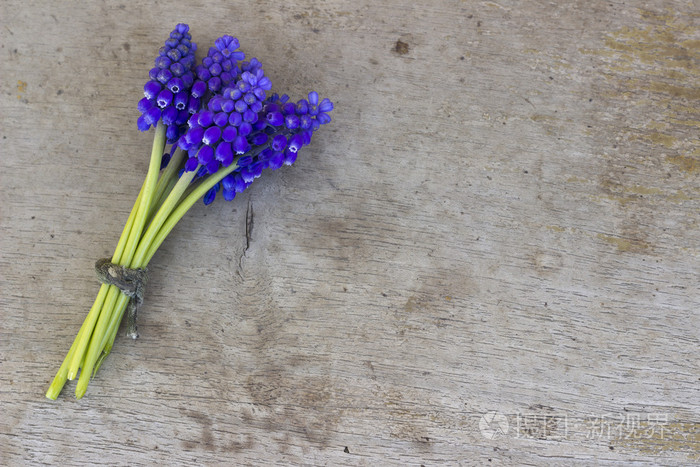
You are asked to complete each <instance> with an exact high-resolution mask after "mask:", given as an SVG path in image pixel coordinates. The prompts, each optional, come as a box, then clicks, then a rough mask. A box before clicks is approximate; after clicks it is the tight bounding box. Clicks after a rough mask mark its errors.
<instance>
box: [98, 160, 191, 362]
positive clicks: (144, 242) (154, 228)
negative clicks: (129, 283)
mask: <svg viewBox="0 0 700 467" xmlns="http://www.w3.org/2000/svg"><path fill="white" fill-rule="evenodd" d="M198 171H199V167H197V169H195V170H194V171H191V172H185V173H184V174H183V175H182V177H180V179H179V180H178V181H177V183H176V185H175V187H174V188H173V189H172V190H171V191H170V194H169V195H168V197H167V199H166V200H165V202H164V203H163V205H162V206H161V207H160V209H159V210H158V212H157V213H156V215H155V216H154V218H153V221H151V224H150V225H149V226H148V230H147V231H146V233H144V234H143V236H142V238H141V242H139V246H138V248H137V250H136V254H135V256H134V260H133V262H132V267H134V268H145V267H146V266H148V261H144V259H145V258H144V257H145V255H146V252H147V251H148V247H149V246H150V244H151V242H152V240H153V238H154V237H155V236H156V233H157V232H158V231H159V229H160V227H161V226H162V225H163V222H165V220H166V219H167V218H168V217H169V215H170V213H171V212H172V210H173V209H174V208H175V206H177V203H178V202H179V201H180V199H181V198H182V195H183V193H185V191H186V190H187V188H188V187H189V186H190V184H191V183H192V179H193V178H194V176H195V175H196V174H197V172H198ZM149 260H150V257H149ZM128 303H129V299H128V298H127V297H126V296H124V295H120V296H119V301H118V302H117V303H116V305H115V307H114V310H115V311H114V312H113V313H112V316H111V319H110V322H109V324H108V326H107V332H106V333H105V336H104V338H103V342H102V344H101V347H102V352H101V355H100V356H99V357H98V360H97V362H96V363H95V369H94V370H93V374H94V372H96V371H97V368H99V365H101V364H102V361H103V360H104V359H105V357H106V356H107V355H109V352H111V350H112V345H113V344H114V339H115V338H116V336H117V330H118V329H119V323H120V322H121V320H122V317H123V314H124V309H125V308H126V305H127V304H128Z"/></svg>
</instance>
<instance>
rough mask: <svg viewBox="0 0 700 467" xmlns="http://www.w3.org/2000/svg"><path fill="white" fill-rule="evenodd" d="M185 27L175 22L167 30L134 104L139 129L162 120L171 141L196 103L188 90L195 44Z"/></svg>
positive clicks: (197, 103) (197, 106)
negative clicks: (141, 92) (138, 113)
mask: <svg viewBox="0 0 700 467" xmlns="http://www.w3.org/2000/svg"><path fill="white" fill-rule="evenodd" d="M189 29H190V28H189V26H188V25H186V24H178V25H177V26H176V27H175V29H174V30H173V32H171V33H170V37H169V38H168V40H166V41H165V45H164V46H163V47H162V48H161V49H160V52H159V55H158V57H157V58H156V59H155V66H154V67H153V68H151V71H150V72H149V73H148V75H149V77H150V81H148V82H147V83H146V84H145V85H144V87H143V92H144V95H145V97H144V98H143V99H141V100H140V101H139V104H138V109H139V111H140V112H141V116H140V117H139V119H138V120H137V126H138V128H139V130H141V131H147V130H148V129H149V128H151V127H152V126H156V125H157V124H158V122H159V121H162V122H163V124H164V125H165V126H166V127H167V129H166V137H167V139H168V142H171V143H172V142H174V141H175V140H176V139H177V138H178V137H179V136H180V127H181V126H182V125H183V124H184V123H185V122H186V121H187V118H188V117H189V115H190V114H191V113H194V112H196V111H197V110H199V105H200V103H199V99H198V98H197V96H194V95H191V94H190V90H191V89H192V85H193V83H194V64H195V56H194V53H195V51H196V50H197V44H196V43H194V42H192V41H191V39H192V36H191V35H190V33H189V32H188V31H189Z"/></svg>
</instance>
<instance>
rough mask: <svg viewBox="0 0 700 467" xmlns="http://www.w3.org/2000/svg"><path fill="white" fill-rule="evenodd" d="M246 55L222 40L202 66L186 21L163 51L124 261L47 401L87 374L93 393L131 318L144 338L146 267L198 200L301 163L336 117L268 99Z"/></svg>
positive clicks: (108, 265)
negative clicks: (141, 312) (303, 152)
mask: <svg viewBox="0 0 700 467" xmlns="http://www.w3.org/2000/svg"><path fill="white" fill-rule="evenodd" d="M238 49H239V42H238V39H236V38H235V37H231V36H228V35H225V36H222V37H220V38H218V39H217V40H216V41H215V42H214V46H213V47H211V48H210V49H209V52H208V53H207V56H206V57H204V58H202V60H201V62H200V63H199V64H197V61H196V59H195V52H196V50H197V45H196V44H195V43H194V42H192V36H191V35H190V33H189V26H187V25H186V24H178V25H177V26H176V27H175V29H174V30H173V31H172V32H171V33H170V37H169V38H168V39H167V40H166V41H165V45H164V46H163V47H162V48H161V49H160V51H159V53H158V57H157V58H156V59H155V66H154V67H153V68H152V69H151V70H150V72H149V78H150V79H149V81H148V82H147V83H146V85H145V86H144V88H143V89H144V95H145V97H144V98H143V99H141V100H140V101H139V103H138V110H139V112H140V113H141V116H140V117H139V118H138V121H137V126H138V128H139V130H141V131H147V130H149V129H150V128H154V129H155V135H154V140H153V148H152V150H151V158H150V163H149V167H148V173H147V175H146V179H145V180H144V183H143V186H142V187H141V191H140V193H139V195H138V197H137V199H136V203H135V204H134V207H133V209H132V211H131V214H130V215H129V218H128V220H127V222H126V225H125V226H124V230H123V231H122V235H121V237H120V239H119V242H118V244H117V248H116V249H115V251H114V255H113V256H112V257H111V258H105V259H102V260H99V261H97V263H96V265H95V268H96V272H97V275H98V278H99V279H100V281H101V282H102V283H103V284H102V286H101V287H100V290H99V292H98V294H97V298H96V299H95V302H94V304H93V305H92V308H91V309H90V312H89V313H88V315H87V317H86V318H85V321H84V322H83V325H82V327H81V328H80V331H79V332H78V335H77V337H76V338H75V341H74V342H73V345H72V346H71V347H70V350H69V351H68V354H67V355H66V358H65V359H64V361H63V364H62V365H61V367H60V369H59V370H58V372H57V374H56V377H55V378H54V380H53V382H52V384H51V386H50V387H49V389H48V391H47V393H46V397H48V398H50V399H56V398H57V397H58V395H59V394H60V392H61V390H62V389H63V386H64V385H65V384H66V381H67V380H73V379H75V378H76V377H77V376H78V375H79V380H78V384H77V386H76V390H75V395H76V397H77V398H78V399H79V398H81V397H82V396H83V395H84V394H85V391H86V389H87V386H88V383H89V382H90V379H91V378H92V377H93V376H94V375H95V373H96V372H97V370H98V368H99V367H100V365H101V364H102V362H103V361H104V359H105V357H107V355H109V353H110V351H111V349H112V346H113V344H114V339H115V337H116V335H117V330H118V329H119V326H120V323H121V321H122V318H123V316H124V314H126V315H127V334H128V335H129V336H131V337H133V338H136V337H137V336H138V334H137V333H136V324H135V322H136V315H137V311H138V308H139V305H140V304H141V302H142V300H143V288H144V285H145V282H146V266H147V265H148V263H149V261H150V260H151V258H152V257H153V255H154V254H155V252H156V251H157V250H158V247H160V245H161V244H162V243H163V240H165V238H166V237H167V235H168V234H169V233H170V231H171V230H172V229H173V227H175V224H177V222H178V221H179V220H180V219H182V217H183V216H184V215H185V213H186V212H187V210H188V209H190V208H191V207H192V206H193V205H194V204H195V203H196V202H197V200H199V199H203V201H204V204H206V205H208V204H210V203H212V202H213V201H214V199H215V198H216V196H217V194H218V193H220V194H221V196H222V197H223V198H224V199H225V200H227V201H231V200H233V199H234V198H235V196H236V194H237V193H240V192H242V191H243V190H245V189H246V188H247V187H248V185H250V184H251V183H252V182H253V180H255V179H256V178H258V177H259V176H260V175H261V174H262V172H263V170H264V169H272V170H275V169H278V168H280V167H281V166H282V165H285V164H286V165H291V164H293V163H294V161H295V160H296V158H297V155H298V153H299V150H300V149H301V148H302V147H303V146H306V145H308V144H309V143H310V142H311V138H312V136H313V134H314V132H315V131H316V130H318V129H319V127H320V126H321V125H324V124H326V123H329V122H330V121H331V118H330V116H329V115H328V113H329V112H330V111H331V110H333V103H332V102H331V101H330V100H328V99H323V100H321V99H319V96H318V94H317V93H316V92H310V93H309V94H308V99H301V100H299V101H297V102H296V103H294V102H291V101H290V100H289V97H288V96H287V95H282V96H278V95H277V94H272V95H270V96H268V91H269V90H270V89H271V88H272V83H271V82H270V79H269V78H267V77H266V76H265V73H264V71H263V68H262V64H261V63H260V61H258V60H257V59H255V58H252V59H251V60H249V61H244V60H245V55H244V53H243V52H241V51H239V50H238ZM168 145H169V149H168V150H167V151H166V146H168Z"/></svg>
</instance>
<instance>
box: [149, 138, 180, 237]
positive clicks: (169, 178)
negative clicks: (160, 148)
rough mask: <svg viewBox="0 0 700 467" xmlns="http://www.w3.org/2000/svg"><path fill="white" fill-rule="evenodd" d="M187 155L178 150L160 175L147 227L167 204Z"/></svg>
mask: <svg viewBox="0 0 700 467" xmlns="http://www.w3.org/2000/svg"><path fill="white" fill-rule="evenodd" d="M185 154H187V152H186V151H183V150H182V149H177V150H176V151H175V153H174V154H173V156H172V157H171V158H170V162H168V166H167V167H166V168H165V170H163V173H162V174H161V175H160V178H159V179H158V184H157V185H156V192H155V194H154V195H153V203H152V206H153V207H152V209H151V212H150V213H149V215H148V220H147V221H146V225H149V224H150V223H151V220H153V216H154V215H155V213H156V211H158V209H160V207H161V206H162V205H163V203H164V202H165V199H166V198H167V196H168V194H169V193H170V192H171V191H172V189H173V187H174V186H175V184H176V183H177V180H178V178H177V173H178V171H179V170H180V168H181V165H182V162H183V160H184V159H185Z"/></svg>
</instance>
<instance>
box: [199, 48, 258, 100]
mask: <svg viewBox="0 0 700 467" xmlns="http://www.w3.org/2000/svg"><path fill="white" fill-rule="evenodd" d="M238 47H239V43H238V39H236V38H235V37H231V36H221V37H219V38H218V39H217V40H216V41H214V47H210V48H209V53H208V54H207V56H206V57H204V59H202V63H201V64H200V65H198V66H197V67H196V68H195V73H196V76H197V82H196V83H195V84H194V89H193V90H194V91H195V92H196V95H197V97H201V96H203V95H204V93H205V92H206V90H207V89H209V90H210V91H211V92H212V93H218V92H219V91H221V90H222V89H224V88H225V87H226V86H228V85H229V84H230V83H231V82H232V81H233V80H234V78H236V76H237V75H238V72H239V71H238V67H237V64H238V62H239V61H241V60H243V59H244V58H245V54H244V53H243V52H241V51H238V50H237V49H238Z"/></svg>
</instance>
